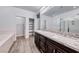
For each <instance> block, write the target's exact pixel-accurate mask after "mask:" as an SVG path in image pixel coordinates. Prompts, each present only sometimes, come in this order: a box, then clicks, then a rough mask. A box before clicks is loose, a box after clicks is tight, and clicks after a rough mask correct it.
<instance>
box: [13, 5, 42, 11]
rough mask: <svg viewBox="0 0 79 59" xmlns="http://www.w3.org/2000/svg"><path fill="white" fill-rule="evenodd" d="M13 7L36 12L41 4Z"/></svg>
mask: <svg viewBox="0 0 79 59" xmlns="http://www.w3.org/2000/svg"><path fill="white" fill-rule="evenodd" d="M14 7H17V8H21V9H24V10H29V11H32V12H38V11H39V10H40V8H41V7H42V6H14Z"/></svg>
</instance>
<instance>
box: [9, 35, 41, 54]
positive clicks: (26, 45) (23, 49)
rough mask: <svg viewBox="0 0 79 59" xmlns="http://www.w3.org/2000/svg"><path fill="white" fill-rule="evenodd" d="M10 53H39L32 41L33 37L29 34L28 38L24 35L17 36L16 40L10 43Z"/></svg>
mask: <svg viewBox="0 0 79 59" xmlns="http://www.w3.org/2000/svg"><path fill="white" fill-rule="evenodd" d="M9 52H10V53H40V52H39V50H38V49H37V47H36V45H35V43H34V37H33V36H30V38H29V39H25V38H24V37H17V40H16V41H15V43H14V44H13V45H12V47H11V49H10V51H9Z"/></svg>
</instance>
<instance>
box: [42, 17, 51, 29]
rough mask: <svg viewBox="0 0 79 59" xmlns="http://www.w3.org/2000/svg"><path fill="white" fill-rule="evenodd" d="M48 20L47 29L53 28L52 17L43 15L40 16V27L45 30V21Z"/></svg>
mask: <svg viewBox="0 0 79 59" xmlns="http://www.w3.org/2000/svg"><path fill="white" fill-rule="evenodd" d="M45 20H46V30H51V20H52V17H49V16H45V15H41V16H40V22H41V24H40V29H41V30H44V21H45Z"/></svg>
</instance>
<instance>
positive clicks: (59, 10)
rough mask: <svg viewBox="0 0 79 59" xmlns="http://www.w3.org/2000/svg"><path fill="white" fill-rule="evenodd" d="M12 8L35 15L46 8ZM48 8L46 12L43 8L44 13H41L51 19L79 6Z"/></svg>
mask: <svg viewBox="0 0 79 59" xmlns="http://www.w3.org/2000/svg"><path fill="white" fill-rule="evenodd" d="M14 7H16V8H21V9H24V10H29V11H32V12H35V13H37V12H39V11H40V10H41V9H42V8H43V7H45V8H47V6H14ZM48 7H49V8H48V10H45V8H43V10H42V11H45V12H44V13H43V14H44V15H47V16H51V17H52V16H56V15H59V14H62V13H64V12H68V11H71V10H75V9H77V8H79V6H74V7H73V6H48Z"/></svg>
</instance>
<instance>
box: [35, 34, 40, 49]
mask: <svg viewBox="0 0 79 59" xmlns="http://www.w3.org/2000/svg"><path fill="white" fill-rule="evenodd" d="M35 44H36V46H37V47H38V49H39V48H40V47H39V44H40V41H39V34H37V33H35Z"/></svg>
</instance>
